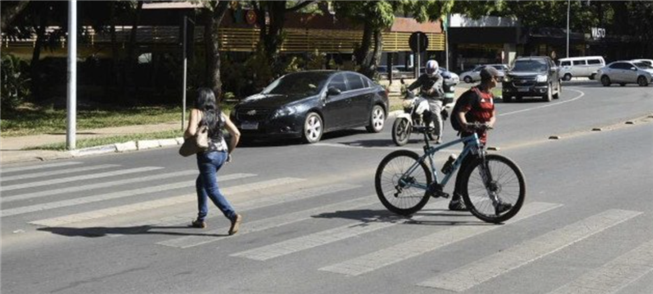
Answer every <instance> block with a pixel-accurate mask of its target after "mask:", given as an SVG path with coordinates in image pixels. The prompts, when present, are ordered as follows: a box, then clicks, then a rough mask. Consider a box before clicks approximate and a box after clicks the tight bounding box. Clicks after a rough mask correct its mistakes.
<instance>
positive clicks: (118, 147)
mask: <svg viewBox="0 0 653 294" xmlns="http://www.w3.org/2000/svg"><path fill="white" fill-rule="evenodd" d="M183 142H184V138H182V137H178V138H170V139H159V140H139V141H129V142H125V143H114V144H108V145H102V146H95V147H89V148H82V149H78V150H73V151H69V152H68V153H69V154H70V155H71V156H72V157H83V156H89V155H98V154H106V153H123V152H130V151H138V150H147V149H154V148H160V147H169V146H176V145H181V144H182V143H183Z"/></svg>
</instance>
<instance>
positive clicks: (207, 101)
mask: <svg viewBox="0 0 653 294" xmlns="http://www.w3.org/2000/svg"><path fill="white" fill-rule="evenodd" d="M218 94H219V93H218ZM200 125H207V126H208V127H209V138H210V141H211V142H210V144H209V150H207V151H206V152H200V153H198V154H197V167H198V168H199V171H200V174H199V176H198V177H197V180H196V181H195V188H196V190H197V204H198V210H199V212H198V214H197V219H196V220H194V221H193V222H191V224H190V226H191V227H193V228H206V221H205V219H206V215H207V214H208V206H207V198H210V199H211V201H213V203H214V204H215V205H216V206H217V207H218V208H219V209H220V210H221V211H222V213H223V214H224V216H225V217H227V218H228V219H229V220H230V221H231V227H230V228H229V235H233V234H235V233H237V232H238V228H239V226H240V222H241V221H242V219H243V217H242V216H241V215H240V214H237V213H236V211H235V210H234V209H233V207H231V204H229V201H227V199H226V198H225V197H224V195H222V193H221V192H220V189H219V188H218V180H217V173H218V171H219V170H220V168H221V167H222V165H223V164H224V163H225V162H230V161H231V152H233V150H234V149H235V148H236V145H237V144H238V140H239V139H240V132H239V131H238V128H236V126H235V125H234V124H233V123H232V122H231V120H229V117H228V116H226V115H225V114H224V113H222V111H220V108H219V106H218V104H217V101H216V97H215V94H214V93H213V90H211V89H209V88H200V89H198V91H197V98H196V100H195V107H194V108H192V109H191V112H190V119H189V121H188V127H187V128H186V132H184V137H185V138H188V137H191V136H194V135H195V134H196V133H197V129H198V126H200ZM224 129H226V130H227V131H228V132H229V134H231V139H230V142H229V145H227V143H226V141H225V139H224V135H223V130H224Z"/></svg>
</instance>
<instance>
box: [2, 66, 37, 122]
mask: <svg viewBox="0 0 653 294" xmlns="http://www.w3.org/2000/svg"><path fill="white" fill-rule="evenodd" d="M1 75H2V81H1V82H0V84H1V87H0V91H1V97H2V98H1V100H2V110H3V111H7V110H14V109H16V107H18V106H19V105H20V104H22V103H23V101H25V100H26V99H27V98H28V97H29V95H30V85H29V82H30V79H29V66H28V64H27V62H25V61H22V60H20V58H18V57H16V56H14V55H11V54H3V55H2V74H1Z"/></svg>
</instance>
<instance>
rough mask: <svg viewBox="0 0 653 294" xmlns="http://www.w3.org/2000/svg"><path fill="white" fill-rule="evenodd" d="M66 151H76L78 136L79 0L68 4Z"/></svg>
mask: <svg viewBox="0 0 653 294" xmlns="http://www.w3.org/2000/svg"><path fill="white" fill-rule="evenodd" d="M67 92H68V93H67V96H68V97H67V99H66V100H67V107H66V108H67V110H66V149H68V150H74V149H76V141H77V140H76V135H77V0H71V1H70V2H68V91H67Z"/></svg>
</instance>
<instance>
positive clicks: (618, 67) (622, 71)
mask: <svg viewBox="0 0 653 294" xmlns="http://www.w3.org/2000/svg"><path fill="white" fill-rule="evenodd" d="M610 68H611V69H612V70H613V72H614V74H612V75H611V76H610V79H611V80H612V81H614V82H618V83H621V82H624V81H625V80H626V77H627V75H628V73H627V71H628V68H629V66H628V64H627V63H624V62H617V63H615V64H613V65H612V66H611V67H610Z"/></svg>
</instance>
